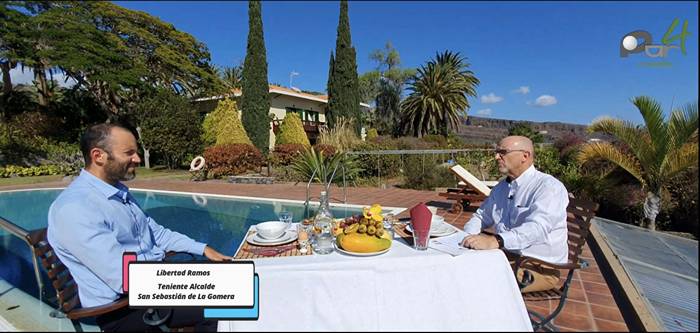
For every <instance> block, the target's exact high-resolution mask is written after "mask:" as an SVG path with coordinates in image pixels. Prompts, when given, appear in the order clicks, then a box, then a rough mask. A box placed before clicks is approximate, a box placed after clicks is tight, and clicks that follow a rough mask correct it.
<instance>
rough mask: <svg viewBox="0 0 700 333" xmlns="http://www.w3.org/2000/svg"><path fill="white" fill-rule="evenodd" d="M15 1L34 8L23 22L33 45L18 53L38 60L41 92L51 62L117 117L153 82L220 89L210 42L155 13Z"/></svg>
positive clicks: (186, 89) (189, 91)
mask: <svg viewBox="0 0 700 333" xmlns="http://www.w3.org/2000/svg"><path fill="white" fill-rule="evenodd" d="M16 4H17V6H20V7H23V8H24V9H25V10H24V11H23V13H27V15H28V16H30V18H29V19H28V20H29V23H28V24H27V25H26V28H23V29H21V31H22V33H23V37H24V38H23V40H25V43H26V44H27V45H28V47H23V48H22V47H20V48H17V50H20V51H21V52H18V53H17V54H16V55H17V59H16V60H17V61H18V62H20V63H21V64H22V65H26V66H30V67H33V68H34V73H35V75H37V77H36V81H37V87H38V89H39V91H40V93H41V94H40V95H39V98H40V99H41V98H44V97H50V96H47V95H48V94H49V93H50V92H51V87H50V85H51V82H52V80H46V77H45V72H46V70H50V71H53V70H57V71H61V72H63V73H64V74H65V75H66V76H67V77H70V78H72V79H73V80H75V81H76V82H77V83H78V86H79V87H83V88H86V89H87V90H88V91H90V93H91V94H92V95H93V96H94V97H95V99H96V100H97V101H98V102H99V103H100V105H101V107H102V109H103V110H104V111H105V112H106V113H107V114H108V115H110V116H112V117H115V118H116V117H119V116H121V115H123V114H124V113H126V112H127V111H128V110H129V109H130V108H133V105H135V103H136V102H137V101H138V100H140V99H141V98H142V97H143V96H144V92H146V91H148V90H153V89H154V88H167V89H171V90H173V91H174V92H175V93H177V94H180V95H185V96H188V97H198V96H201V95H204V94H209V93H212V92H221V87H222V84H221V81H220V79H219V78H218V77H217V76H216V75H215V74H214V73H213V71H212V67H211V65H210V59H209V52H208V50H207V48H206V46H205V45H204V44H202V43H200V42H198V41H197V40H195V39H194V37H192V36H191V35H189V34H187V33H184V32H180V31H178V30H176V29H175V27H173V25H172V24H169V23H166V22H163V21H161V20H159V19H158V18H156V17H153V16H151V15H148V14H146V13H144V12H139V11H133V10H128V9H126V8H123V7H120V6H118V5H115V4H113V3H110V2H48V1H47V2H38V1H16ZM50 74H51V72H50Z"/></svg>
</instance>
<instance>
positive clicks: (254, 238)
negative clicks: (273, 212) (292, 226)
mask: <svg viewBox="0 0 700 333" xmlns="http://www.w3.org/2000/svg"><path fill="white" fill-rule="evenodd" d="M297 238H299V236H298V235H297V233H296V232H295V231H292V230H287V231H285V232H284V235H282V237H280V238H277V239H265V238H262V237H260V236H259V235H258V234H252V235H249V236H248V237H247V238H246V242H248V243H250V244H253V245H258V246H273V245H281V244H286V243H289V242H293V241H295V240H297Z"/></svg>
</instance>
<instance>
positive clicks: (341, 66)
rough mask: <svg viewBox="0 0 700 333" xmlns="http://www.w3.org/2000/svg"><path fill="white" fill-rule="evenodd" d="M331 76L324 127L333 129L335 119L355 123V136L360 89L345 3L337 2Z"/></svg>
mask: <svg viewBox="0 0 700 333" xmlns="http://www.w3.org/2000/svg"><path fill="white" fill-rule="evenodd" d="M329 71H330V72H331V75H330V77H329V79H328V114H327V116H328V125H329V127H333V126H334V125H335V123H336V121H337V119H338V118H339V117H344V118H346V119H352V120H354V121H355V131H356V132H357V133H358V134H359V133H360V128H361V127H362V124H361V123H360V121H359V120H360V87H359V80H358V78H357V62H356V59H355V48H354V47H352V40H351V38H350V20H349V18H348V2H347V1H346V0H341V1H340V17H339V19H338V35H337V37H336V40H335V59H333V54H331V68H330V69H329Z"/></svg>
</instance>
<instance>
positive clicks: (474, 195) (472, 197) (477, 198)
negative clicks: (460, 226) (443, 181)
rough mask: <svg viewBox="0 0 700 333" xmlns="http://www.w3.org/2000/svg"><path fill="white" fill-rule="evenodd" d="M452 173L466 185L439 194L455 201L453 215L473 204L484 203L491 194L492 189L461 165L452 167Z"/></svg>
mask: <svg viewBox="0 0 700 333" xmlns="http://www.w3.org/2000/svg"><path fill="white" fill-rule="evenodd" d="M450 171H452V172H453V173H454V174H455V176H457V177H458V178H459V179H460V180H461V182H463V183H464V185H461V184H460V185H459V186H458V187H457V188H449V189H447V192H444V193H440V194H439V196H441V197H445V198H447V199H449V200H454V201H455V202H454V203H453V204H452V209H451V210H450V212H451V213H454V214H459V213H460V212H462V210H464V209H466V208H467V207H469V205H471V204H472V203H475V202H481V201H484V200H486V197H488V196H489V194H491V189H490V188H489V187H488V186H486V184H484V183H483V182H482V181H480V180H479V179H478V178H476V177H474V175H472V174H471V173H470V172H469V171H467V169H465V168H463V167H462V166H461V165H459V164H457V165H454V166H452V167H450Z"/></svg>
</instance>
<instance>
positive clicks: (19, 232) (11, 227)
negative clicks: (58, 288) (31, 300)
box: [0, 217, 44, 300]
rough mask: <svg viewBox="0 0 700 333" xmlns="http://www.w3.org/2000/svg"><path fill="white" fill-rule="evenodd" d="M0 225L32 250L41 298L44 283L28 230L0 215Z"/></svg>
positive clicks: (40, 296)
mask: <svg viewBox="0 0 700 333" xmlns="http://www.w3.org/2000/svg"><path fill="white" fill-rule="evenodd" d="M0 227H2V229H4V230H7V232H9V233H10V234H12V235H14V236H16V237H19V238H20V239H22V240H24V242H25V243H27V246H29V250H30V251H31V252H32V261H33V262H34V276H36V284H37V286H38V287H39V299H40V300H41V298H42V296H43V293H44V283H43V281H42V280H41V274H40V273H39V262H38V261H37V253H36V250H35V249H34V246H32V244H31V243H30V242H29V231H27V230H24V228H22V227H20V226H18V225H16V224H14V223H12V222H10V221H8V220H7V219H5V218H3V217H0Z"/></svg>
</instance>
